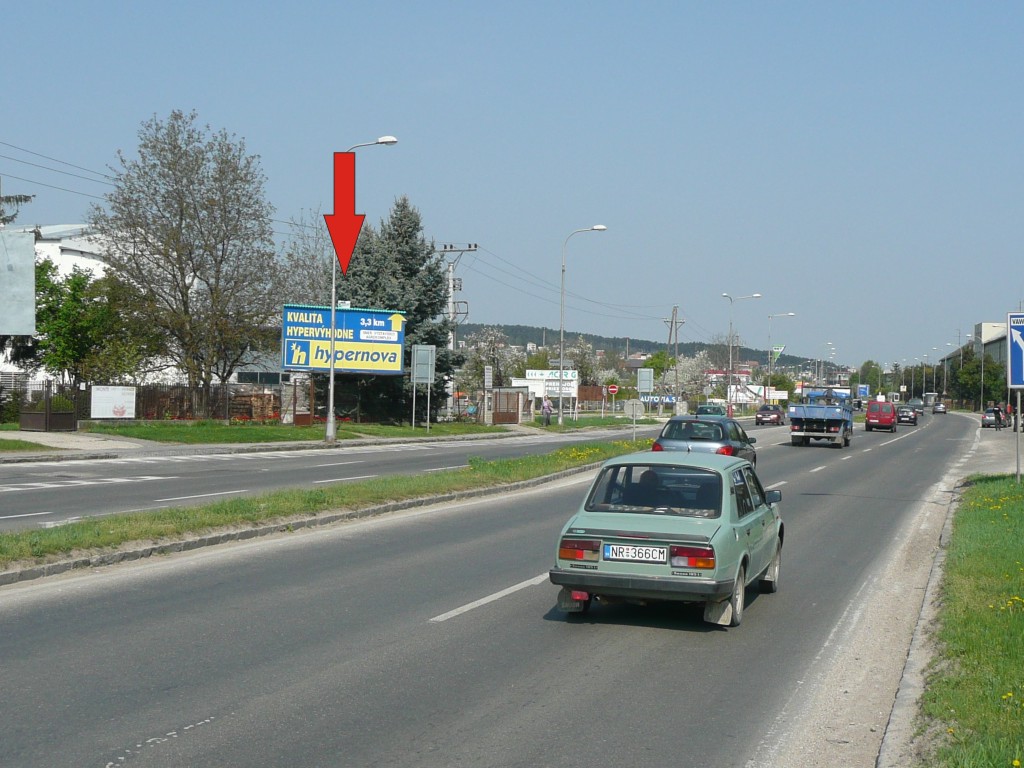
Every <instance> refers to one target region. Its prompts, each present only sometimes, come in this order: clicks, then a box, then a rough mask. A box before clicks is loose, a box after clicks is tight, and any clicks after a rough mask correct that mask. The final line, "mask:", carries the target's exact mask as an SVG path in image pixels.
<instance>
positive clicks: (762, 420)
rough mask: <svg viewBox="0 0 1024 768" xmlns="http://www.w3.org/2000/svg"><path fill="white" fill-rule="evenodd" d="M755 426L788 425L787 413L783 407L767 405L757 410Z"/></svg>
mask: <svg viewBox="0 0 1024 768" xmlns="http://www.w3.org/2000/svg"><path fill="white" fill-rule="evenodd" d="M754 423H755V424H785V423H786V412H785V411H784V410H782V406H781V405H772V404H770V403H765V404H764V405H762V406H761V407H760V408H758V409H757V413H755V414H754Z"/></svg>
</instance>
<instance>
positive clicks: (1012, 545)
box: [922, 476, 1024, 768]
mask: <svg viewBox="0 0 1024 768" xmlns="http://www.w3.org/2000/svg"><path fill="white" fill-rule="evenodd" d="M936 640H937V641H938V644H939V651H938V654H937V655H936V658H935V661H934V664H933V669H932V670H931V674H930V676H929V680H928V685H927V689H926V692H925V694H924V697H923V700H922V712H923V714H924V716H925V719H926V724H927V726H928V731H929V734H930V738H929V741H930V749H929V751H930V752H932V753H933V754H930V755H928V761H927V765H929V766H948V767H949V768H953V766H956V768H995V767H1001V766H1007V767H1008V768H1016V767H1017V766H1021V765H1022V764H1024V488H1022V486H1020V485H1018V484H1017V482H1016V480H1015V478H1013V477H1012V476H992V477H976V478H972V482H971V485H970V486H969V487H968V488H966V489H965V492H964V493H963V495H962V497H961V500H960V504H959V506H958V508H957V512H956V516H955V518H954V520H953V533H952V536H951V539H950V542H949V547H948V549H947V552H946V565H945V577H944V581H943V587H942V607H941V610H940V614H939V622H938V629H937V633H936Z"/></svg>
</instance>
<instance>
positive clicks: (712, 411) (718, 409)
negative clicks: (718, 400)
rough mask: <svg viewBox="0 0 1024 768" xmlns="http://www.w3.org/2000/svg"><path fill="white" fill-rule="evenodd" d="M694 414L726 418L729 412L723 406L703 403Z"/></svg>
mask: <svg viewBox="0 0 1024 768" xmlns="http://www.w3.org/2000/svg"><path fill="white" fill-rule="evenodd" d="M696 414H697V415H698V416H728V415H729V412H728V411H727V410H726V409H725V406H724V405H712V404H710V403H705V404H704V405H698V406H697V410H696Z"/></svg>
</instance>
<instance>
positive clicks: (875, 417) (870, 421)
mask: <svg viewBox="0 0 1024 768" xmlns="http://www.w3.org/2000/svg"><path fill="white" fill-rule="evenodd" d="M908 405H909V403H908ZM864 429H865V430H866V431H867V432H870V431H871V430H873V429H887V430H889V431H890V432H895V431H896V406H895V405H894V404H893V403H888V402H879V401H878V400H872V401H871V402H870V403H868V409H867V413H865V414H864Z"/></svg>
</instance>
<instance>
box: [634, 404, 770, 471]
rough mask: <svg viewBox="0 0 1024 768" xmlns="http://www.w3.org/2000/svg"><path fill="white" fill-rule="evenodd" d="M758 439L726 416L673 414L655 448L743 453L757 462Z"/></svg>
mask: <svg viewBox="0 0 1024 768" xmlns="http://www.w3.org/2000/svg"><path fill="white" fill-rule="evenodd" d="M756 442H757V439H756V438H753V437H750V436H749V435H748V434H747V433H746V432H745V431H744V429H743V427H742V426H741V425H740V423H739V422H738V421H736V420H735V419H729V418H726V417H725V416H702V415H697V416H673V417H672V418H671V419H669V420H668V421H667V422H665V426H664V427H662V428H661V434H660V435H658V437H656V438H655V440H654V445H652V446H651V450H652V451H691V452H694V453H720V454H722V455H723V456H739V457H740V458H743V459H746V460H747V461H749V462H750V463H751V464H753V465H755V466H756V465H757V451H756V450H755V449H754V443H756Z"/></svg>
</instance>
